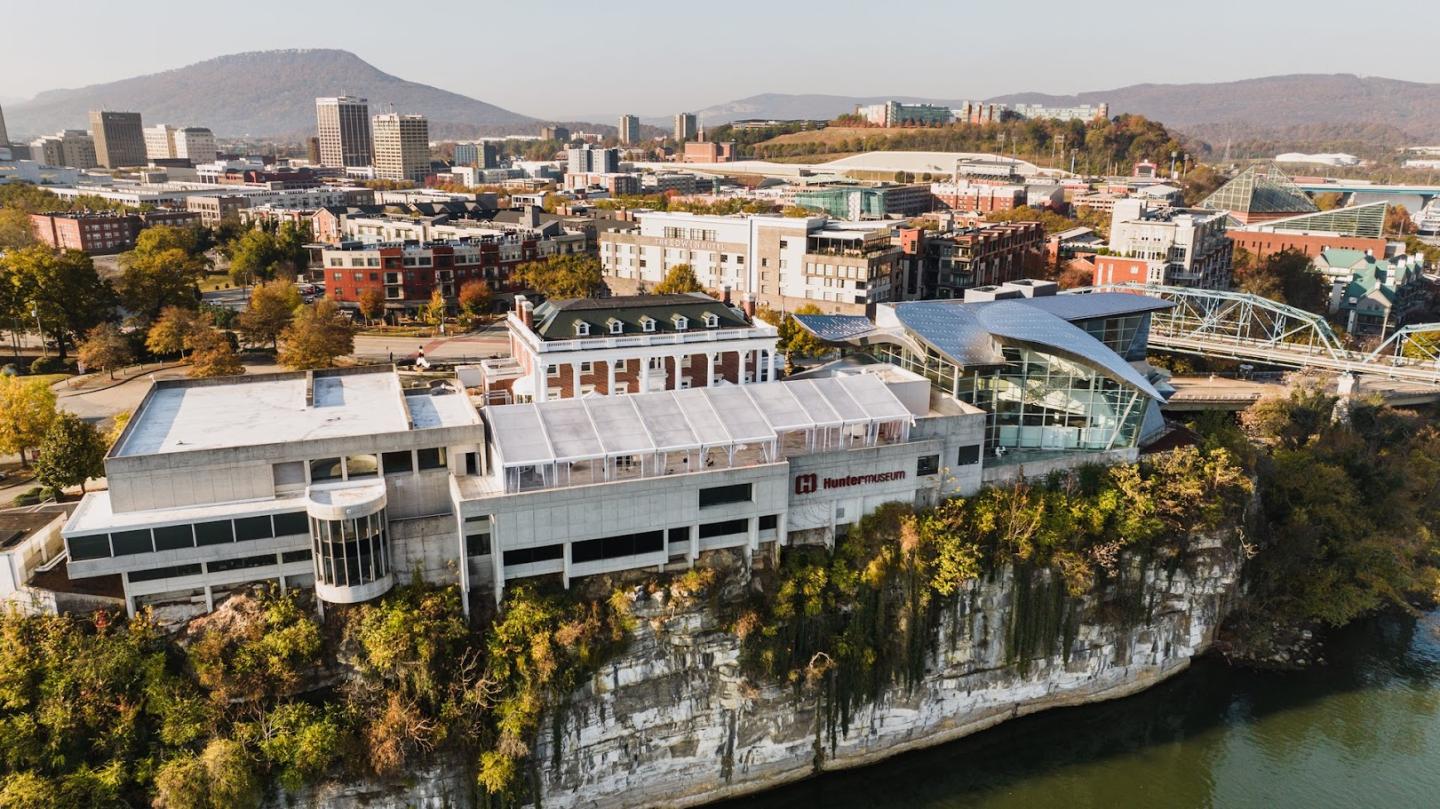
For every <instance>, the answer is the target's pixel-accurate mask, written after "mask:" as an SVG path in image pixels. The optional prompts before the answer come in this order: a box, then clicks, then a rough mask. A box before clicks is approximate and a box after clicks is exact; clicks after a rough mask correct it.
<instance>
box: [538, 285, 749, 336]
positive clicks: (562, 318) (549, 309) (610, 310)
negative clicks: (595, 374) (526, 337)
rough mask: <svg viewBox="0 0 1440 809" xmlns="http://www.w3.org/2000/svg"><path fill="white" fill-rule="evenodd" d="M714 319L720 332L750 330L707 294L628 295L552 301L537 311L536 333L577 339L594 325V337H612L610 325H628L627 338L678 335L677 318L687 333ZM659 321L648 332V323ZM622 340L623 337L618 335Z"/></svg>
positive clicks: (741, 318) (739, 317)
mask: <svg viewBox="0 0 1440 809" xmlns="http://www.w3.org/2000/svg"><path fill="white" fill-rule="evenodd" d="M707 314H711V315H714V316H715V318H716V319H717V320H718V321H719V323H718V325H717V326H716V328H721V329H743V328H747V327H749V326H750V323H749V322H748V321H747V320H746V319H745V316H744V315H743V314H742V313H741V312H740V311H739V310H737V309H735V308H734V307H731V306H726V305H725V303H724V302H722V301H717V300H715V299H714V298H712V297H710V296H709V295H706V294H705V293H703V292H688V293H684V294H680V295H626V296H621V297H614V298H568V299H558V300H548V301H546V302H544V303H542V304H540V305H539V306H537V307H535V315H534V317H535V321H534V322H535V333H536V334H538V335H540V337H541V338H542V339H545V340H573V339H575V336H576V335H575V324H576V323H577V322H580V321H583V322H585V323H588V324H590V335H589V336H591V337H607V336H611V332H610V323H611V321H615V320H618V321H620V322H621V323H622V324H623V325H624V331H623V334H627V335H635V334H664V333H669V332H675V331H678V329H676V328H675V316H676V315H680V316H681V317H684V318H686V319H688V321H689V322H688V323H687V324H686V330H687V331H697V330H704V329H705V328H706V326H705V316H706V315H707ZM646 318H649V319H651V320H653V321H655V327H654V330H653V331H650V332H646V331H645V328H644V325H643V323H644V320H645V319H646ZM615 336H619V335H615Z"/></svg>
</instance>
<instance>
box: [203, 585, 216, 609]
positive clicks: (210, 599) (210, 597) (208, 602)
mask: <svg viewBox="0 0 1440 809" xmlns="http://www.w3.org/2000/svg"><path fill="white" fill-rule="evenodd" d="M205 611H206V612H214V611H215V592H214V591H213V590H211V589H210V585H208V584H207V585H205Z"/></svg>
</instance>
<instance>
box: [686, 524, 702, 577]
mask: <svg viewBox="0 0 1440 809" xmlns="http://www.w3.org/2000/svg"><path fill="white" fill-rule="evenodd" d="M687 556H689V559H688V560H687V561H688V562H689V563H690V566H691V567H694V566H695V560H696V559H699V558H700V524H699V523H696V524H694V525H692V526H690V553H689V554H687Z"/></svg>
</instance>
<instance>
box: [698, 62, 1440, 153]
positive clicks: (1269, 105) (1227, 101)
mask: <svg viewBox="0 0 1440 809" xmlns="http://www.w3.org/2000/svg"><path fill="white" fill-rule="evenodd" d="M891 98H895V99H899V100H901V101H907V102H910V103H932V104H945V105H957V104H959V103H961V101H963V100H967V99H926V98H917V97H913V96H838V95H785V94H781V93H766V94H763V95H757V96H751V97H749V98H742V99H740V100H738V101H731V102H729V103H726V104H717V105H715V106H712V107H706V108H705V109H702V110H699V111H698V112H699V113H700V114H701V116H702V117H703V118H704V120H705V122H706V123H707V124H720V123H726V122H728V121H733V120H736V119H739V118H831V117H834V116H836V115H839V114H841V113H845V112H851V111H853V110H854V109H855V106H856V105H857V104H873V103H877V102H880V101H885V100H888V99H891ZM989 100H991V101H997V102H1009V103H1016V102H1023V103H1031V104H1034V103H1041V104H1052V105H1058V106H1070V105H1075V104H1098V103H1100V102H1107V103H1109V104H1110V111H1111V113H1112V114H1119V113H1136V114H1139V115H1144V116H1145V117H1147V118H1151V119H1154V120H1157V121H1160V122H1162V123H1164V124H1165V125H1166V126H1168V127H1171V128H1172V129H1179V130H1196V131H1200V130H1203V131H1204V132H1205V134H1206V136H1208V137H1210V138H1214V137H1215V136H1216V134H1217V132H1220V131H1223V129H1222V127H1223V128H1228V129H1229V130H1230V131H1231V132H1233V137H1236V138H1242V137H1255V136H1259V135H1265V134H1272V135H1273V134H1281V133H1284V132H1285V131H1286V130H1290V129H1292V128H1295V127H1308V126H1313V125H1349V126H1363V125H1367V124H1381V123H1383V124H1386V125H1388V126H1390V127H1393V128H1395V129H1398V130H1400V131H1402V132H1404V133H1405V134H1406V135H1408V136H1410V137H1412V138H1422V139H1434V137H1435V134H1434V133H1435V132H1436V131H1440V84H1420V83H1417V82H1406V81H1398V80H1395V79H1383V78H1368V77H1360V76H1352V75H1348V74H1337V75H1319V74H1306V75H1293V76H1270V77H1268V78H1262V79H1247V80H1245V81H1235V82H1223V83H1215V84H1136V85H1132V86H1129V87H1120V88H1117V89H1114V90H1101V91H1095V92H1087V93H1080V94H1078V95H1073V96H1055V95H1045V94H1043V93H1016V94H1012V95H1006V96H999V97H996V98H993V99H989ZM1223 137H1224V136H1223V135H1222V136H1221V138H1222V141H1223Z"/></svg>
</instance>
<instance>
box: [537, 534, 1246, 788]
mask: <svg viewBox="0 0 1440 809" xmlns="http://www.w3.org/2000/svg"><path fill="white" fill-rule="evenodd" d="M1233 548H1234V543H1233V542H1226V541H1224V540H1222V538H1218V537H1215V538H1207V539H1205V540H1201V541H1198V542H1196V543H1195V544H1194V545H1192V549H1193V551H1194V553H1193V555H1192V558H1191V560H1190V561H1189V562H1188V563H1187V564H1186V565H1185V566H1183V567H1182V568H1180V569H1166V568H1165V567H1164V566H1161V565H1150V566H1148V567H1142V568H1141V569H1139V570H1137V573H1138V574H1139V577H1138V579H1137V580H1136V584H1138V588H1132V590H1133V594H1134V595H1135V596H1136V597H1137V599H1138V601H1136V602H1135V604H1134V606H1135V607H1137V608H1138V609H1137V610H1136V612H1135V613H1134V615H1133V618H1132V619H1122V618H1116V617H1115V612H1116V611H1115V610H1114V609H1112V607H1113V605H1111V604H1104V603H1101V601H1100V599H1099V597H1096V596H1091V597H1088V598H1086V599H1081V600H1079V602H1078V603H1072V610H1071V613H1070V614H1071V615H1074V616H1078V618H1077V619H1076V620H1075V621H1074V622H1073V623H1071V624H1070V625H1068V626H1067V629H1066V631H1064V632H1063V633H1057V634H1056V636H1055V637H1054V638H1053V639H1046V640H1045V642H1043V643H1042V644H1041V645H1040V648H1043V649H1045V650H1046V651H1045V652H1043V653H1042V654H1040V655H1039V656H1037V657H1033V658H1030V659H1028V660H1024V661H1021V660H1018V659H1017V658H1023V657H1024V655H1017V654H1016V653H1015V649H1013V648H1011V647H1012V646H1014V645H1015V644H1016V643H1017V641H1016V637H1017V635H1016V633H1015V632H1014V631H1013V629H1012V624H1011V623H1010V622H1012V621H1013V620H1014V619H1015V616H1016V611H1017V610H1024V609H1035V607H1034V606H1033V605H1030V606H1027V605H1026V604H1022V603H1020V602H1021V601H1030V602H1033V601H1036V600H1037V599H1035V598H1034V597H1033V595H1034V593H1035V589H1034V588H1035V587H1036V585H1037V582H1036V581H1034V580H1031V581H1026V580H1024V579H1023V578H1022V579H1021V580H1019V581H1017V577H1016V576H1015V574H1014V573H1013V571H1008V570H1007V571H1003V572H1002V573H1000V574H997V575H996V576H994V577H993V579H992V580H983V581H978V582H976V583H974V584H973V585H972V587H971V591H970V592H969V593H966V594H964V595H963V597H961V598H960V599H958V601H957V604H956V605H955V607H954V609H953V610H951V611H950V613H949V614H948V615H947V616H946V618H945V619H944V620H943V621H942V623H941V628H940V633H939V637H938V639H937V643H936V644H935V652H934V657H933V659H932V661H931V663H930V665H929V667H928V669H927V672H926V676H925V677H924V678H923V681H922V682H920V683H919V684H918V685H917V686H916V687H914V688H913V689H909V690H906V689H903V688H900V687H895V688H892V689H891V691H890V692H889V693H887V694H886V695H884V696H883V697H882V698H881V699H880V700H878V701H876V702H875V703H873V704H870V705H867V706H864V707H862V708H861V709H859V710H858V711H856V712H855V714H854V715H853V716H851V717H850V721H849V723H848V727H838V726H836V725H835V724H834V723H830V722H827V718H826V717H827V711H826V706H825V704H824V703H822V702H821V701H820V697H819V696H818V695H817V694H816V693H814V690H813V689H812V690H805V689H800V690H797V689H796V688H795V687H793V686H789V685H783V684H778V683H766V684H756V683H753V682H751V681H749V680H747V679H746V678H745V677H744V676H743V675H742V674H741V672H740V666H739V654H740V643H739V641H738V639H737V638H736V637H735V636H734V635H733V634H732V633H730V632H729V631H728V629H727V627H725V626H723V625H721V624H720V622H719V619H718V617H717V616H716V614H715V613H714V611H713V610H710V609H707V608H699V607H696V608H689V609H675V607H674V605H668V604H665V603H664V602H663V601H661V600H657V599H649V600H642V601H641V602H640V603H638V604H637V605H636V615H637V617H638V618H639V619H640V620H639V622H638V624H639V625H638V627H637V629H636V632H635V638H634V641H633V642H632V644H631V646H630V648H629V649H628V651H627V652H626V653H625V654H624V655H622V656H621V657H619V658H618V659H616V660H614V661H612V662H611V663H610V664H609V665H608V666H606V667H605V668H604V669H603V670H602V671H601V672H600V673H599V674H597V675H596V676H595V677H594V678H593V679H592V681H591V682H590V684H589V685H588V686H586V687H585V688H583V689H581V690H580V691H578V692H577V693H576V694H574V695H573V698H572V700H571V702H570V704H569V705H568V706H566V708H564V709H563V710H562V711H560V712H559V713H558V715H557V716H556V717H553V718H552V721H548V722H547V724H546V725H545V726H544V728H543V729H542V731H541V733H540V737H541V738H540V739H539V740H538V747H537V749H536V751H535V753H536V757H535V758H536V762H537V763H536V766H537V767H538V772H537V773H536V775H537V776H538V782H539V786H540V788H541V801H540V805H542V806H545V807H547V809H556V808H557V807H633V806H658V807H681V806H694V805H697V804H701V803H705V802H707V801H713V800H718V799H721V798H726V797H734V796H736V795H743V794H746V793H752V792H758V791H761V790H764V789H768V788H770V787H774V786H777V785H779V784H782V783H785V782H788V781H794V780H797V779H800V778H804V777H807V776H809V775H812V774H814V773H816V772H819V771H823V770H830V769H839V768H844V767H853V766H858V765H862V764H868V763H871V762H874V761H878V760H880V759H883V758H885V757H888V756H892V755H895V754H897V753H901V752H904V751H906V750H910V749H915V748H919V747H925V746H929V745H934V744H939V743H942V742H945V741H949V740H951V739H956V738H959V737H961V736H964V735H967V734H970V733H974V732H976V731H979V730H983V729H985V728H988V727H991V726H993V725H996V724H998V723H1000V722H1003V721H1005V720H1006V719H1011V718H1014V717H1017V716H1022V715H1025V714H1029V713H1034V712H1036V711H1041V710H1045V709H1047V708H1055V707H1060V706H1068V705H1077V704H1081V703H1086V702H1095V701H1100V700H1105V699H1112V698H1115V697H1120V696H1124V695H1127V694H1131V693H1134V692H1136V691H1140V690H1143V689H1145V688H1147V687H1149V686H1151V685H1153V684H1155V683H1157V682H1159V681H1160V680H1163V679H1165V678H1167V677H1169V676H1171V675H1173V674H1176V673H1178V672H1180V671H1181V670H1183V669H1184V668H1185V667H1186V666H1187V665H1188V664H1189V661H1190V658H1191V657H1192V656H1193V655H1195V654H1197V653H1199V652H1201V651H1203V650H1204V649H1205V648H1206V647H1207V646H1208V645H1209V644H1210V642H1211V641H1212V639H1213V637H1214V634H1215V631H1216V629H1217V627H1218V626H1219V624H1220V621H1221V619H1222V618H1223V617H1224V614H1225V611H1226V609H1227V606H1228V604H1229V602H1230V599H1231V596H1232V594H1233V593H1234V591H1235V589H1236V579H1237V575H1238V572H1239V569H1240V557H1239V555H1238V553H1237V552H1236V551H1235V550H1233ZM1038 584H1039V585H1041V586H1051V585H1053V583H1050V582H1047V581H1040V582H1038ZM1053 586H1058V585H1053ZM1042 623H1043V622H1042ZM1050 623H1051V624H1055V623H1056V622H1054V621H1051V622H1050ZM1052 652H1053V653H1052Z"/></svg>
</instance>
